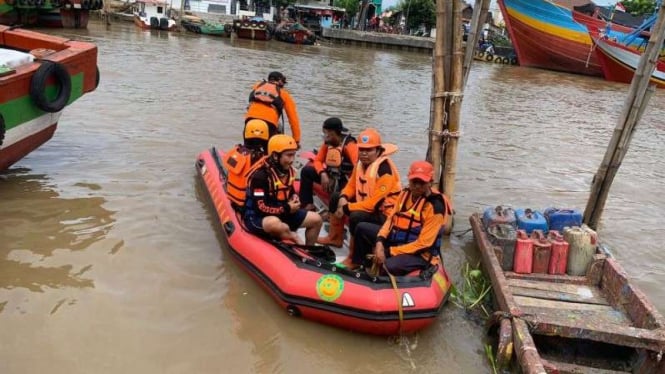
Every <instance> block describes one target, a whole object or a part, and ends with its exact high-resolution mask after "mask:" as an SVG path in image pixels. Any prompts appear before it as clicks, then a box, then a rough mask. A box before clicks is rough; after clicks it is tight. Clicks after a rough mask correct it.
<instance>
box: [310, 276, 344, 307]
mask: <svg viewBox="0 0 665 374" xmlns="http://www.w3.org/2000/svg"><path fill="white" fill-rule="evenodd" d="M342 291H344V279H342V277H340V276H339V275H337V274H326V275H324V276H322V277H321V278H319V280H318V281H317V282H316V293H317V294H318V295H319V297H320V298H321V300H324V301H335V300H337V298H339V297H340V295H341V294H342Z"/></svg>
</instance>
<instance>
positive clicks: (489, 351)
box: [485, 344, 499, 374]
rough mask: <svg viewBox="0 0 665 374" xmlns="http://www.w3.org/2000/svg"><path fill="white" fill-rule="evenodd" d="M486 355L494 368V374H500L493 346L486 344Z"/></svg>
mask: <svg viewBox="0 0 665 374" xmlns="http://www.w3.org/2000/svg"><path fill="white" fill-rule="evenodd" d="M485 355H486V356H487V361H489V363H490V367H491V368H492V373H493V374H498V372H499V371H498V370H497V368H496V358H494V352H492V346H491V345H490V344H485Z"/></svg>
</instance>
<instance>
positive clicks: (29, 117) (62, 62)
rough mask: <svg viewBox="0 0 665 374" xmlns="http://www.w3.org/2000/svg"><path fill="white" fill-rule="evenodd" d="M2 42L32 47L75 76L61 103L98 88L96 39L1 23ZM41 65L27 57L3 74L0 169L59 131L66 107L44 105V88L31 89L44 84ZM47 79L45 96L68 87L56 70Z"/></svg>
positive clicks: (0, 87)
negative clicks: (41, 101) (88, 40)
mask: <svg viewBox="0 0 665 374" xmlns="http://www.w3.org/2000/svg"><path fill="white" fill-rule="evenodd" d="M0 48H4V49H10V50H16V51H30V50H33V54H39V55H40V56H41V57H42V58H43V59H44V60H49V61H53V62H55V63H57V64H58V65H59V66H61V67H63V68H64V69H65V71H66V74H68V75H69V78H70V81H71V90H70V92H69V94H68V98H67V97H62V99H64V100H66V102H63V105H69V104H71V103H72V102H74V101H75V100H77V99H78V98H80V97H81V96H82V95H84V94H85V93H88V92H91V91H93V90H95V88H96V87H97V84H98V83H99V75H98V74H99V72H98V70H97V47H96V46H95V45H94V44H91V43H85V42H77V41H70V40H68V39H64V38H59V37H55V36H50V35H45V34H41V33H36V32H32V31H27V30H23V29H13V30H11V29H10V28H9V27H6V26H0ZM40 48H41V50H40ZM42 66H44V65H42V64H41V63H39V62H38V61H33V62H29V61H28V62H24V63H21V64H20V65H18V66H16V67H15V68H14V71H13V72H10V73H9V74H6V75H2V76H0V135H4V136H0V171H1V170H4V169H7V168H8V167H9V166H11V165H12V164H13V163H15V162H16V161H18V160H20V159H21V158H22V157H24V156H25V155H27V154H28V153H30V152H31V151H32V150H34V149H36V148H37V147H39V146H40V145H41V144H43V143H44V142H46V141H47V140H48V139H50V138H51V136H52V135H53V132H54V131H55V128H56V125H57V122H58V119H59V118H60V115H61V112H62V108H54V107H49V108H48V110H44V109H41V108H40V106H39V105H38V103H37V101H38V100H39V97H36V96H34V95H35V94H37V92H39V93H41V92H42V91H41V90H37V91H35V92H34V93H33V92H31V86H34V87H37V88H41V87H38V83H37V82H35V81H33V79H34V77H35V74H36V73H37V72H38V70H39V69H40V68H41V67H42ZM44 82H45V83H44V86H43V90H44V92H46V93H47V97H49V95H51V94H48V93H49V92H60V91H61V90H62V87H64V86H63V83H62V82H61V81H59V80H58V77H57V76H56V77H51V78H49V79H47V80H45V81H44ZM58 95H67V94H66V93H64V94H61V93H58ZM51 104H52V103H51ZM42 106H43V105H42Z"/></svg>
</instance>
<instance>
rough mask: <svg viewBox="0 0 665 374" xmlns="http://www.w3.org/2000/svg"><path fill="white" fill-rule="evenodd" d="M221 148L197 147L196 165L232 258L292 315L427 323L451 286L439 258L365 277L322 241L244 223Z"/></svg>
mask: <svg viewBox="0 0 665 374" xmlns="http://www.w3.org/2000/svg"><path fill="white" fill-rule="evenodd" d="M222 156H223V153H222V152H220V151H217V150H216V149H215V148H212V149H210V150H206V151H204V152H202V153H201V154H200V155H199V156H198V159H197V162H196V169H197V171H198V174H199V175H200V176H201V179H202V181H203V184H204V185H205V188H206V189H207V191H208V193H209V195H210V197H211V200H212V202H213V204H214V207H215V210H216V212H217V216H218V218H219V221H220V223H221V228H222V230H223V231H224V234H225V236H226V238H227V241H228V243H229V249H230V251H231V253H232V254H233V257H234V258H235V259H236V260H237V262H238V263H239V264H240V265H241V266H242V267H243V268H244V269H245V270H246V271H247V272H248V273H249V274H250V275H251V276H252V277H253V278H254V279H256V280H257V281H258V282H259V283H260V284H261V285H262V286H263V287H264V288H265V289H266V290H267V291H268V292H269V293H270V294H271V295H272V296H273V297H274V298H275V300H277V302H278V303H279V304H280V305H281V306H282V307H284V308H285V309H286V311H287V312H288V313H289V314H290V315H292V316H299V317H304V318H306V319H310V320H313V321H317V322H321V323H324V324H328V325H333V326H337V327H341V328H344V329H348V330H353V331H358V332H363V333H369V334H377V335H396V334H399V333H400V332H403V333H409V332H414V331H417V330H420V329H422V328H424V327H426V326H428V325H430V324H431V323H432V322H433V321H434V319H435V318H436V317H437V316H438V315H439V313H440V312H441V309H442V307H443V305H444V303H445V302H446V299H447V298H448V295H449V293H450V287H451V283H450V279H449V277H448V274H447V273H446V271H445V269H444V267H443V266H442V265H437V266H432V267H431V268H430V269H427V270H424V271H421V272H420V273H419V274H415V275H409V276H403V277H394V278H393V279H394V280H395V283H394V284H393V283H392V282H391V279H390V278H389V277H387V276H378V277H371V276H370V275H369V274H367V272H365V271H349V270H347V269H345V268H340V267H337V266H336V265H335V254H334V253H333V252H332V250H331V249H329V248H328V247H324V246H316V247H305V246H302V247H298V246H295V245H293V244H287V243H283V242H279V241H277V240H270V239H266V238H260V237H258V236H255V235H253V234H250V233H249V232H247V231H245V229H244V227H243V226H242V223H241V221H240V220H239V215H238V214H237V213H236V212H235V211H234V210H233V208H232V207H231V204H230V202H229V200H228V198H227V195H226V191H225V185H226V173H227V171H226V170H225V169H224V166H223V163H222V161H221V160H222V159H223V157H222Z"/></svg>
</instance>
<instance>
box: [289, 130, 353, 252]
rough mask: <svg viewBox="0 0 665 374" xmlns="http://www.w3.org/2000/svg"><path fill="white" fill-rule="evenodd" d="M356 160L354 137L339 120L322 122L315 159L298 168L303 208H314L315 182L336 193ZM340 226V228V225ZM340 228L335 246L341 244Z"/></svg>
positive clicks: (324, 189) (326, 191)
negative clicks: (319, 143) (319, 142)
mask: <svg viewBox="0 0 665 374" xmlns="http://www.w3.org/2000/svg"><path fill="white" fill-rule="evenodd" d="M357 163H358V147H357V145H356V138H354V137H353V136H351V134H349V130H348V129H347V128H346V127H344V125H343V124H342V120H341V119H339V118H337V117H330V118H328V119H327V120H325V121H323V144H322V145H321V147H320V148H319V152H318V153H317V154H316V158H315V159H314V160H312V162H311V163H310V164H307V165H306V166H305V167H303V168H302V170H301V171H300V202H301V203H302V204H303V205H304V208H305V209H307V210H314V198H313V195H314V191H313V188H314V183H319V184H320V185H321V188H322V189H323V191H324V192H325V193H333V192H339V191H340V190H341V189H342V188H344V186H345V185H346V182H347V181H348V180H349V177H350V176H351V172H352V171H353V167H354V166H355V165H356V164H357ZM342 226H343V223H342ZM331 228H332V222H331ZM340 229H341V230H343V227H340ZM341 230H340V235H339V239H340V240H339V244H338V245H336V246H337V247H340V246H341V245H342V244H341ZM332 234H333V233H332V232H331V235H332ZM327 244H330V243H327Z"/></svg>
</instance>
